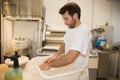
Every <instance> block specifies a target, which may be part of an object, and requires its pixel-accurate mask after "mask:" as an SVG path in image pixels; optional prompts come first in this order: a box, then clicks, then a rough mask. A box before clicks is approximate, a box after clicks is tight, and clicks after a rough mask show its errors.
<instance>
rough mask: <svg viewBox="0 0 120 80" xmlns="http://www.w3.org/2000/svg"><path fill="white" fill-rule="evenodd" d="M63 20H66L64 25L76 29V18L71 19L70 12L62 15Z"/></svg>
mask: <svg viewBox="0 0 120 80" xmlns="http://www.w3.org/2000/svg"><path fill="white" fill-rule="evenodd" d="M73 16H74V15H73ZM62 18H63V19H64V24H66V25H67V26H68V27H69V28H74V27H75V25H76V20H75V19H74V17H71V16H70V15H69V13H68V12H65V13H64V14H63V15H62Z"/></svg>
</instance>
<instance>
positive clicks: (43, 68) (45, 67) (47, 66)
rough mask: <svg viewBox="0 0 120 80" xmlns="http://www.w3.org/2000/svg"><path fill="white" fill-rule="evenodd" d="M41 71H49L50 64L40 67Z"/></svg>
mask: <svg viewBox="0 0 120 80" xmlns="http://www.w3.org/2000/svg"><path fill="white" fill-rule="evenodd" d="M40 69H41V70H48V69H50V66H49V63H43V64H41V65H40Z"/></svg>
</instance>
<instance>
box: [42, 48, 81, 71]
mask: <svg viewBox="0 0 120 80" xmlns="http://www.w3.org/2000/svg"><path fill="white" fill-rule="evenodd" d="M79 54H80V52H78V51H76V50H70V51H69V52H68V53H67V54H65V55H63V56H61V57H59V58H58V59H56V60H54V61H52V62H49V63H45V64H44V65H42V66H40V68H41V69H42V70H46V69H49V68H51V67H61V66H65V65H68V64H70V63H72V62H74V61H75V60H76V58H77V57H78V56H79Z"/></svg>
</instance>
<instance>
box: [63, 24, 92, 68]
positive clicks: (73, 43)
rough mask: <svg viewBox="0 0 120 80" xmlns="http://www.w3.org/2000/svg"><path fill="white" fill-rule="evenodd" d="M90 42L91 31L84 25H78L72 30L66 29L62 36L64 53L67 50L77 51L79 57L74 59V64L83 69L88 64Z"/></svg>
mask: <svg viewBox="0 0 120 80" xmlns="http://www.w3.org/2000/svg"><path fill="white" fill-rule="evenodd" d="M90 40H91V30H90V28H88V27H87V26H85V25H84V24H80V25H79V26H78V27H76V28H74V29H68V30H67V31H66V34H65V36H64V43H65V53H67V52H68V51H69V50H77V51H79V52H80V56H79V57H78V58H77V59H76V61H75V63H77V64H79V65H80V66H81V67H85V66H86V65H87V64H88V59H89V43H90Z"/></svg>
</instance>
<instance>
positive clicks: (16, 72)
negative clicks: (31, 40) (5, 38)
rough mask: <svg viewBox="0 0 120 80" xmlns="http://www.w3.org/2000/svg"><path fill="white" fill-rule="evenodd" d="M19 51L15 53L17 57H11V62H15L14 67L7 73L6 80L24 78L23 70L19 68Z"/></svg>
mask: <svg viewBox="0 0 120 80" xmlns="http://www.w3.org/2000/svg"><path fill="white" fill-rule="evenodd" d="M18 57H20V55H18V53H17V51H15V55H13V56H11V57H9V58H10V59H11V60H13V61H14V65H13V67H12V68H10V69H9V70H8V71H7V72H6V73H5V80H23V76H22V69H21V68H20V67H19V61H18Z"/></svg>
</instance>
